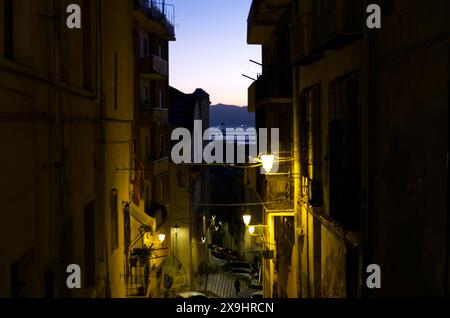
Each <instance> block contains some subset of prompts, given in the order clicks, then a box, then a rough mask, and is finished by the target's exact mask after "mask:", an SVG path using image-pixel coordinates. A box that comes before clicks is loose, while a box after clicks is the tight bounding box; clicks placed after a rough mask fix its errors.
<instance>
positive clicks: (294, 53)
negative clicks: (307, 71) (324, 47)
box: [291, 12, 323, 65]
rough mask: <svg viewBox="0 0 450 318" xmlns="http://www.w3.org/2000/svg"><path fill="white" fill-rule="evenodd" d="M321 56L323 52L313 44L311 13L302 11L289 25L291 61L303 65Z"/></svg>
mask: <svg viewBox="0 0 450 318" xmlns="http://www.w3.org/2000/svg"><path fill="white" fill-rule="evenodd" d="M322 56H323V52H322V51H320V50H316V49H314V46H313V14H312V12H302V13H301V14H299V15H297V16H295V17H294V18H293V23H292V25H291V63H293V64H297V63H298V64H300V65H304V64H308V63H311V62H313V61H315V60H317V59H319V58H321V57H322Z"/></svg>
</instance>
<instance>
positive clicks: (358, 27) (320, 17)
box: [313, 0, 363, 49]
mask: <svg viewBox="0 0 450 318" xmlns="http://www.w3.org/2000/svg"><path fill="white" fill-rule="evenodd" d="M362 26H363V6H362V1H354V0H328V1H314V2H313V28H314V46H315V47H316V48H325V49H333V48H337V47H339V46H340V45H342V44H346V43H347V41H350V40H353V39H354V38H355V37H357V36H359V35H360V34H361V32H362Z"/></svg>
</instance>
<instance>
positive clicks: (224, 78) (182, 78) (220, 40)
mask: <svg viewBox="0 0 450 318" xmlns="http://www.w3.org/2000/svg"><path fill="white" fill-rule="evenodd" d="M166 2H167V3H171V4H174V5H175V15H176V26H175V31H176V37H177V40H176V42H173V43H171V46H170V49H171V51H170V85H171V86H174V87H175V88H177V89H179V90H181V91H183V92H185V93H192V92H193V91H194V90H195V89H196V88H203V89H204V90H205V91H207V92H208V93H209V94H210V96H211V102H212V103H213V104H218V103H222V104H231V105H238V106H247V88H248V86H250V84H251V83H252V81H251V80H249V79H246V78H244V77H243V76H242V75H241V74H247V75H249V76H251V77H253V78H255V77H256V75H257V73H260V72H261V68H260V67H258V66H257V65H255V64H253V63H251V62H249V59H252V60H256V61H260V60H261V49H260V46H250V45H247V41H246V39H247V17H248V12H249V9H250V4H251V1H250V0H227V1H223V0H189V1H186V0H168V1H166Z"/></svg>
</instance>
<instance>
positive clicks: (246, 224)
mask: <svg viewBox="0 0 450 318" xmlns="http://www.w3.org/2000/svg"><path fill="white" fill-rule="evenodd" d="M242 219H243V220H244V224H245V226H249V225H250V221H251V220H252V216H251V215H250V214H245V215H243V216H242Z"/></svg>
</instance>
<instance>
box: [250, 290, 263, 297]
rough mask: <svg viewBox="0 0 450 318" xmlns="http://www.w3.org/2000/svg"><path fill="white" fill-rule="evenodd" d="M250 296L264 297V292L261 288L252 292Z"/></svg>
mask: <svg viewBox="0 0 450 318" xmlns="http://www.w3.org/2000/svg"><path fill="white" fill-rule="evenodd" d="M252 298H260V299H261V298H264V294H263V291H262V290H258V291H256V292H254V293H252Z"/></svg>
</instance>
